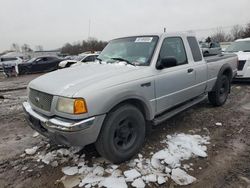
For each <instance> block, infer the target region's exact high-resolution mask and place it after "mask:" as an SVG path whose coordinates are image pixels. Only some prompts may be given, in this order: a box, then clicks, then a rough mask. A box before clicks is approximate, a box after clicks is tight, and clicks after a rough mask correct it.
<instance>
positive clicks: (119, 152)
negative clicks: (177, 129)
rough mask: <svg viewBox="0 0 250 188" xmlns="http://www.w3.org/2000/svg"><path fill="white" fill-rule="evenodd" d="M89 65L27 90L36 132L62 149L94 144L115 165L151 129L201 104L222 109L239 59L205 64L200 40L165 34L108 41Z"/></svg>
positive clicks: (137, 146) (39, 80)
mask: <svg viewBox="0 0 250 188" xmlns="http://www.w3.org/2000/svg"><path fill="white" fill-rule="evenodd" d="M97 60H98V61H99V63H93V64H91V63H89V64H84V65H82V66H78V67H72V68H70V69H64V70H60V71H55V72H52V73H49V74H45V75H43V76H41V77H39V78H37V79H35V80H33V81H31V82H30V83H29V86H28V91H29V97H28V102H25V103H23V108H24V111H25V114H26V117H27V120H28V122H30V126H31V127H32V128H33V129H35V130H37V131H38V132H40V133H41V134H42V135H44V136H46V137H48V138H50V139H52V140H54V141H55V142H57V143H59V144H63V145H78V146H85V145H87V144H91V143H95V146H96V149H97V151H98V152H99V153H100V154H101V155H102V156H103V157H105V158H107V159H109V160H110V161H112V162H114V163H121V162H123V161H125V160H128V159H130V158H131V157H132V156H134V155H135V154H136V153H137V152H138V151H139V150H140V148H141V146H142V145H143V143H144V140H145V135H146V129H147V128H148V126H156V125H159V124H160V123H162V122H163V121H165V120H167V119H168V118H170V117H172V116H174V115H176V114H177V113H179V112H181V111H183V110H185V109H187V108H189V107H191V106H193V105H195V104H197V103H198V102H201V101H203V100H204V99H205V98H206V97H207V95H208V99H209V101H210V102H211V103H212V104H213V105H214V106H221V105H223V104H224V103H225V102H226V100H227V97H228V94H229V92H230V86H231V84H230V83H231V80H232V78H233V77H234V75H235V74H236V71H237V68H236V67H237V60H238V58H237V56H236V55H234V54H227V55H223V54H222V55H218V56H211V57H209V58H208V59H204V57H203V56H202V53H201V50H200V48H199V45H198V42H197V40H196V38H195V36H192V35H185V34H178V33H176V34H167V33H163V34H159V35H144V36H132V37H125V38H119V39H115V40H112V41H110V42H109V44H108V45H107V46H106V47H105V48H104V50H103V51H102V52H101V54H100V55H99V56H98V59H97Z"/></svg>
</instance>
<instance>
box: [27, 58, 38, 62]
mask: <svg viewBox="0 0 250 188" xmlns="http://www.w3.org/2000/svg"><path fill="white" fill-rule="evenodd" d="M36 59H37V58H36V57H34V58H31V59H30V60H29V61H27V63H32V62H33V61H35V60H36Z"/></svg>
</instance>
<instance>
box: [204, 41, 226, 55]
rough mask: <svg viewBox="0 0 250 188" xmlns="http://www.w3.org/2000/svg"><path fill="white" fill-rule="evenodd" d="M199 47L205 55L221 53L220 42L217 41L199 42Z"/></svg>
mask: <svg viewBox="0 0 250 188" xmlns="http://www.w3.org/2000/svg"><path fill="white" fill-rule="evenodd" d="M200 47H201V50H202V53H203V55H204V56H205V57H206V56H210V55H217V54H221V52H222V50H221V47H220V44H219V43H217V42H210V43H205V42H204V43H200Z"/></svg>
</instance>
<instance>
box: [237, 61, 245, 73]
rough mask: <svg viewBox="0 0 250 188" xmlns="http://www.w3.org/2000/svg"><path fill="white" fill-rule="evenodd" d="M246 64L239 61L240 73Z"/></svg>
mask: <svg viewBox="0 0 250 188" xmlns="http://www.w3.org/2000/svg"><path fill="white" fill-rule="evenodd" d="M245 63H246V61H239V64H238V70H239V71H241V70H243V68H244V65H245Z"/></svg>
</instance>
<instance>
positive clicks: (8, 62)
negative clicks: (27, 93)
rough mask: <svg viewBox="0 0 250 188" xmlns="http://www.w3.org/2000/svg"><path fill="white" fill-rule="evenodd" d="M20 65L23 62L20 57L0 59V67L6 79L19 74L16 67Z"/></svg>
mask: <svg viewBox="0 0 250 188" xmlns="http://www.w3.org/2000/svg"><path fill="white" fill-rule="evenodd" d="M21 63H23V60H22V59H21V58H20V57H1V58H0V67H1V69H2V71H3V72H4V74H5V75H6V76H7V77H9V76H12V75H15V76H17V75H18V74H19V70H18V65H19V64H21Z"/></svg>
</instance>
